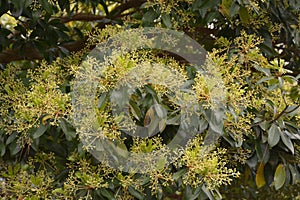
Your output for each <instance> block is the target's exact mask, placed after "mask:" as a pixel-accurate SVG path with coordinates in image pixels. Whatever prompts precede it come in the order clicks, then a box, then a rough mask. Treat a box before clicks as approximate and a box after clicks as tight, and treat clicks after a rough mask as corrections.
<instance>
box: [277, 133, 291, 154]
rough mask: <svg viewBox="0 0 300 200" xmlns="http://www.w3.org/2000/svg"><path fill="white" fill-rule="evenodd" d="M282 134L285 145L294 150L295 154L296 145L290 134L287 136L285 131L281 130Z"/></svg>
mask: <svg viewBox="0 0 300 200" xmlns="http://www.w3.org/2000/svg"><path fill="white" fill-rule="evenodd" d="M280 136H281V140H282V142H283V143H284V144H285V146H286V147H287V148H289V150H290V151H291V152H292V154H294V151H295V150H294V145H293V143H292V141H291V139H290V138H289V136H287V135H286V134H285V133H283V132H282V131H280Z"/></svg>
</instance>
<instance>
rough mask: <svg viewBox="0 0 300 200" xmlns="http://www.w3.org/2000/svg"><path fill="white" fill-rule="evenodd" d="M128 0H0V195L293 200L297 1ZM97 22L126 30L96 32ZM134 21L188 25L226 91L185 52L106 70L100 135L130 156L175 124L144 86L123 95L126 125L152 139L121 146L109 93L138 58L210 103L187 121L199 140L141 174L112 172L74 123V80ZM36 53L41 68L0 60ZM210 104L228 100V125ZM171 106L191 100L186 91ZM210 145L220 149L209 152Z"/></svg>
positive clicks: (297, 134) (125, 60)
mask: <svg viewBox="0 0 300 200" xmlns="http://www.w3.org/2000/svg"><path fill="white" fill-rule="evenodd" d="M124 2H126V3H123V1H103V0H93V1H92V0H75V1H73V0H72V1H69V0H52V1H44V0H38V1H37V0H23V1H18V0H10V1H1V2H0V15H2V17H1V18H0V20H1V22H2V21H3V20H4V19H6V20H8V22H5V23H3V24H1V28H0V41H1V50H2V52H1V53H0V62H1V63H3V64H5V65H1V67H4V68H5V69H4V70H3V71H1V74H0V78H1V82H0V104H1V108H0V157H1V158H0V169H1V172H0V196H1V197H2V198H3V199H12V198H16V199H23V198H25V199H40V198H42V199H49V198H54V199H205V198H209V199H214V198H221V197H223V198H225V199H233V198H237V197H243V198H245V199H292V198H294V199H298V198H299V197H300V194H299V187H300V186H299V182H300V166H299V163H300V128H299V127H300V116H299V112H300V109H299V105H300V99H299V97H300V94H299V93H300V89H299V80H300V76H299V75H298V73H299V69H298V68H297V66H299V57H300V56H299V30H300V22H299V21H300V20H299V19H300V15H299V7H300V5H299V2H298V1H294V0H288V1H283V0H282V1H281V0H275V1H273V0H264V1H255V0H247V1H240V0H218V1H210V0H195V1H191V0H180V1H173V0H169V1H164V0H159V1H156V0H155V1H147V2H146V3H145V4H143V3H144V2H145V1H142V0H138V1H135V0H131V1H128V2H127V1H124ZM142 4H143V5H142ZM4 24H6V25H4ZM105 24H124V25H125V26H124V27H119V26H107V27H106V28H105V29H103V27H104V25H105ZM139 26H158V27H165V28H172V29H175V30H181V31H185V32H186V33H187V34H189V35H190V36H191V37H193V38H194V39H196V40H197V41H199V42H200V43H201V44H203V45H204V46H205V48H206V49H207V50H210V53H209V56H210V59H211V60H210V61H209V62H208V63H206V65H207V66H208V67H209V66H210V67H212V68H213V73H214V74H213V77H219V78H221V79H222V83H220V82H218V81H217V80H215V79H213V78H212V79H205V77H203V76H201V75H199V74H197V73H195V69H193V67H191V66H188V65H186V63H184V61H182V60H181V58H177V57H176V56H175V60H174V58H173V57H171V56H169V55H168V54H165V53H162V52H159V51H153V52H150V53H149V54H146V53H144V52H142V51H137V52H131V53H129V54H128V55H124V56H123V57H122V56H120V57H119V58H117V59H116V60H115V63H113V64H111V65H108V66H106V68H104V71H103V72H104V73H103V77H102V79H101V80H100V85H104V86H105V87H102V88H99V91H98V94H99V96H98V99H95V102H96V103H95V108H96V109H97V114H98V116H97V119H98V122H99V123H103V124H102V125H103V127H104V128H105V130H106V132H105V135H106V136H107V137H109V138H110V139H119V140H121V141H123V142H124V144H125V146H124V144H122V148H127V149H130V150H131V151H133V152H151V151H154V150H156V149H161V148H163V147H164V145H165V144H167V142H168V141H170V140H171V139H172V138H173V137H174V133H175V132H176V131H177V129H178V115H177V114H178V112H180V111H181V108H180V107H178V106H177V105H176V104H174V103H172V102H171V101H170V100H174V98H173V99H172V95H169V91H168V90H167V88H165V87H163V86H160V85H151V84H150V85H146V86H145V85H144V86H143V85H141V87H140V88H139V89H137V90H136V91H135V93H134V94H133V95H132V97H131V99H130V112H131V113H130V116H129V117H131V118H132V119H133V120H131V122H130V123H132V122H134V123H135V124H139V125H142V126H143V125H144V126H148V127H149V126H150V127H151V126H152V129H153V130H155V129H158V130H159V131H160V132H161V134H159V137H151V138H149V139H136V138H134V137H132V138H131V137H127V138H124V137H123V135H124V134H121V133H120V131H119V129H118V128H120V127H118V126H120V124H117V123H115V122H120V120H121V119H124V118H122V117H121V118H120V117H119V118H118V117H117V118H115V119H111V115H110V114H111V110H110V106H111V105H109V104H108V103H107V99H108V95H110V94H108V93H107V92H108V91H109V90H110V89H111V88H114V87H115V86H116V84H115V83H117V82H118V81H120V79H122V77H123V76H124V75H125V74H126V73H128V72H129V71H133V72H136V77H138V74H141V71H139V70H138V64H139V62H140V61H141V60H143V61H148V62H149V63H153V62H155V63H161V64H163V65H168V66H172V69H173V70H174V71H177V72H178V74H181V76H183V77H185V78H186V80H188V81H189V80H192V87H191V89H192V90H193V91H194V92H195V94H196V95H197V98H198V99H197V100H198V101H201V102H202V106H203V108H205V109H204V110H205V111H204V112H202V113H199V116H197V118H195V119H197V120H195V121H196V122H195V123H196V124H197V126H199V131H200V130H201V131H200V132H202V136H203V137H197V138H195V139H194V140H192V141H190V143H189V144H188V146H187V148H186V149H185V150H183V153H182V154H181V156H180V157H179V158H178V159H177V160H176V161H175V162H174V163H172V164H171V165H165V164H166V163H165V161H164V160H162V162H161V163H158V164H159V165H158V166H155V167H157V170H149V171H148V172H149V173H146V174H139V173H134V172H133V173H125V172H120V171H117V170H115V169H112V168H109V167H107V166H106V165H104V164H103V163H99V161H97V160H96V159H95V158H94V157H93V156H92V155H90V154H89V153H88V152H87V151H86V148H87V147H86V146H84V145H82V143H81V141H80V139H79V136H78V135H76V131H75V128H74V126H73V125H72V124H73V123H72V121H71V120H70V113H71V97H70V81H72V80H73V78H74V76H75V75H76V73H77V71H78V66H79V65H80V64H81V61H82V59H83V58H84V55H85V54H86V53H87V52H88V49H90V48H92V47H94V46H95V45H97V44H99V43H100V42H103V41H105V40H106V39H107V38H109V37H110V36H113V35H115V34H117V33H118V32H119V31H122V30H123V29H126V28H136V27H139ZM82 30H85V31H86V32H87V33H88V34H86V35H85V34H84V33H83V31H82ZM121 42H122V40H121ZM123 42H124V43H125V42H130V41H123ZM141 42H143V41H141ZM84 48H85V49H84ZM80 49H83V50H82V51H79V52H77V53H75V54H71V55H70V52H72V51H78V50H80ZM66 55H68V57H64V56H66ZM57 56H61V57H64V58H62V59H60V58H58V59H56V57H57ZM42 58H45V59H46V60H47V61H34V62H33V61H22V62H13V63H11V64H8V65H6V64H7V63H9V62H11V61H15V60H22V59H28V60H35V59H38V60H39V59H42ZM132 69H136V70H132ZM163 72H164V71H163V70H157V71H156V72H155V71H152V72H151V76H152V77H154V78H155V77H158V79H159V80H160V79H161V78H160V77H161V76H162V73H163ZM155 73H157V74H155ZM141 80H144V79H143V77H142V78H141ZM174 80H176V79H174ZM174 84H176V82H175V83H174ZM216 88H217V89H216ZM220 88H221V90H220ZM185 98H186V99H185ZM216 99H218V102H220V101H222V103H224V106H223V107H222V109H223V111H224V113H225V116H223V115H221V116H222V119H224V126H222V125H219V123H218V120H217V119H216V116H215V115H214V114H213V113H214V112H210V111H213V110H214V107H215V100H216ZM176 100H177V101H179V100H182V101H183V102H188V101H189V100H191V99H189V97H187V96H181V97H180V98H177V99H176ZM153 104H155V105H159V106H154V107H153V106H152V105H153ZM171 110H173V111H174V110H175V112H174V113H172V112H171ZM176 110H177V111H178V112H176ZM179 117H180V116H179ZM156 118H157V119H159V120H155V119H156ZM121 121H122V120H121ZM125 122H126V121H125ZM126 123H127V122H126ZM126 123H125V125H127V126H128V123H127V124H126ZM123 125H124V124H123ZM210 130H214V131H216V132H218V134H219V136H221V137H220V138H219V139H218V140H217V139H216V138H209V137H205V136H211V135H210V134H208V132H209V131H210ZM77 131H78V130H77ZM150 135H151V133H150ZM205 141H214V142H216V144H217V147H216V146H209V145H206V144H205ZM150 164H151V163H150ZM149 169H150V168H149ZM151 169H152V168H151ZM236 177H239V178H236Z"/></svg>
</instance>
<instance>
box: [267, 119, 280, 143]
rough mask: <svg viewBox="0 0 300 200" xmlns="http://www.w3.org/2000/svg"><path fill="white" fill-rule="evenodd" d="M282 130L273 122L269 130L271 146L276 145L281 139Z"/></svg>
mask: <svg viewBox="0 0 300 200" xmlns="http://www.w3.org/2000/svg"><path fill="white" fill-rule="evenodd" d="M280 134H281V131H280V129H279V127H278V126H276V125H275V124H272V126H271V127H270V129H269V130H268V143H269V145H270V147H273V146H275V145H276V144H277V143H278V142H279V140H280Z"/></svg>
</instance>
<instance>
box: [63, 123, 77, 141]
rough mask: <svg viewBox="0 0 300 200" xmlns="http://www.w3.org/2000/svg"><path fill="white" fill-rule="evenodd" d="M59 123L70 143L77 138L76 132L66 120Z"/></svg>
mask: <svg viewBox="0 0 300 200" xmlns="http://www.w3.org/2000/svg"><path fill="white" fill-rule="evenodd" d="M59 123H60V127H61V129H62V131H63V132H64V133H65V136H66V138H67V140H68V141H70V140H72V139H73V138H75V137H76V131H75V130H74V128H73V127H72V125H71V124H70V123H68V122H67V120H66V119H64V118H61V119H60V120H59Z"/></svg>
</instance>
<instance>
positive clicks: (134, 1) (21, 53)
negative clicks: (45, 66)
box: [0, 0, 146, 64]
mask: <svg viewBox="0 0 300 200" xmlns="http://www.w3.org/2000/svg"><path fill="white" fill-rule="evenodd" d="M145 2H146V0H130V1H128V2H126V3H123V4H120V5H119V6H117V7H115V8H114V9H113V10H112V11H111V12H110V13H109V16H102V15H94V14H90V13H77V14H75V15H73V16H71V17H67V16H65V17H61V18H60V20H61V22H62V23H67V22H70V21H86V22H88V21H99V20H103V19H105V18H107V19H116V18H119V17H121V16H122V13H123V12H124V11H126V10H128V9H131V8H139V7H140V6H141V5H142V4H143V3H145ZM104 24H105V23H101V26H100V27H101V28H103V27H104ZM98 27H99V26H98ZM85 41H86V40H80V41H75V42H70V43H66V44H63V45H61V46H57V47H56V48H55V49H54V54H55V55H57V56H58V53H59V51H60V49H59V48H60V47H63V48H65V49H67V50H68V51H69V52H76V51H79V50H81V49H83V48H84V46H85V45H84V43H85ZM23 49H25V50H23ZM52 49H53V48H51V50H52ZM47 51H50V48H49V49H46V50H45V52H47ZM43 58H44V55H43V54H42V53H41V52H39V51H38V49H37V48H35V47H32V46H30V45H25V47H23V48H22V49H21V48H15V49H7V50H4V51H2V52H0V63H2V64H7V63H10V62H12V61H17V60H41V59H43Z"/></svg>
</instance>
